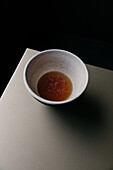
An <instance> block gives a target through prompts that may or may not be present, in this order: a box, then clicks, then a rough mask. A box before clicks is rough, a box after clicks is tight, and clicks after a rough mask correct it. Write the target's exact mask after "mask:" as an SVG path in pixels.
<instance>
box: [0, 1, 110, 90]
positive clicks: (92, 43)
mask: <svg viewBox="0 0 113 170" xmlns="http://www.w3.org/2000/svg"><path fill="white" fill-rule="evenodd" d="M112 22H113V10H112V3H111V1H110V0H85V1H84V0H75V1H72V0H65V1H64V0H63V1H61V0H57V1H56V0H51V1H50V0H47V1H43V0H40V1H39V0H37V1H36V0H35V1H34V0H32V1H29V0H28V1H22V0H17V1H14V0H11V1H9V0H5V1H4V0H2V2H1V32H0V33H1V44H2V45H1V56H0V59H1V62H0V65H1V67H0V72H1V73H2V74H1V75H2V76H1V77H2V78H1V83H0V89H1V91H3V89H4V87H5V86H6V84H7V82H8V81H9V79H10V77H11V75H12V73H13V71H14V70H15V68H16V66H17V64H18V62H19V60H20V59H21V57H22V55H23V53H24V51H25V49H26V48H27V47H28V48H33V49H36V50H45V49H50V48H61V49H65V50H69V51H71V52H73V53H75V54H76V55H78V56H79V57H80V58H81V59H83V61H84V62H86V63H88V64H92V65H96V66H100V67H104V68H107V69H112V70H113V24H112ZM6 64H7V67H6ZM3 68H6V70H5V72H4V73H3ZM6 77H7V78H6Z"/></svg>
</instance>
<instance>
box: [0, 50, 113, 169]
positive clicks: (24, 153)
mask: <svg viewBox="0 0 113 170" xmlns="http://www.w3.org/2000/svg"><path fill="white" fill-rule="evenodd" d="M36 53H37V51H35V50H31V49H26V51H25V54H24V55H23V57H22V59H21V61H20V63H19V65H18V67H17V69H16V70H15V72H14V74H13V76H12V78H11V80H10V81H9V83H8V85H7V87H6V89H5V91H4V93H3V94H2V96H1V99H0V170H113V71H110V70H106V69H102V68H99V67H95V66H91V65H87V68H88V71H89V75H90V78H89V84H88V87H87V89H86V91H85V92H84V94H83V95H82V96H80V97H79V98H78V99H77V100H75V101H74V102H72V103H70V104H68V105H64V106H59V107H51V106H46V105H43V104H41V103H39V102H38V101H36V100H35V99H34V98H32V97H31V96H30V94H29V93H28V91H27V90H26V88H25V86H24V82H23V69H24V67H25V64H26V62H27V61H28V60H29V59H30V58H31V57H32V56H33V55H34V54H36Z"/></svg>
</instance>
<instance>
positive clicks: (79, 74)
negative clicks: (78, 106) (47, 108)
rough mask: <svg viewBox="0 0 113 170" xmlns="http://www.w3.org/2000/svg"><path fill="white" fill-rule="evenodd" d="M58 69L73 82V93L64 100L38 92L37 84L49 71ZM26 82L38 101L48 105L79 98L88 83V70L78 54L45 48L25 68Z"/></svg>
mask: <svg viewBox="0 0 113 170" xmlns="http://www.w3.org/2000/svg"><path fill="white" fill-rule="evenodd" d="M50 71H58V72H61V73H64V74H65V75H67V76H68V77H69V78H70V80H71V82H72V93H71V95H70V96H69V98H68V99H66V100H64V101H50V100H46V99H44V98H42V97H40V95H39V94H38V91H37V84H38V81H39V79H40V77H42V75H44V74H45V73H47V72H50ZM23 75H24V83H25V86H26V88H27V90H28V91H29V93H30V94H31V95H32V96H33V97H34V98H35V99H37V100H38V101H40V102H42V103H44V104H48V105H59V104H64V103H68V102H70V101H73V100H74V99H76V98H78V97H79V96H80V95H81V94H82V93H83V92H84V90H85V89H86V86H87V84H88V71H87V68H86V65H85V64H84V63H83V61H82V60H81V59H80V58H79V57H77V56H76V55H74V54H72V53H70V52H68V51H65V50H59V49H51V50H45V51H42V52H39V53H37V54H36V55H34V56H33V57H32V58H31V59H30V60H29V61H28V63H27V64H26V66H25V69H24V74H23Z"/></svg>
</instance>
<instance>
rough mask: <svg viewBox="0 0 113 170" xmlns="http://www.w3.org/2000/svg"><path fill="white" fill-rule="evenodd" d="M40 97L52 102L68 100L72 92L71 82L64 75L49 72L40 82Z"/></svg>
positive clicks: (38, 88)
mask: <svg viewBox="0 0 113 170" xmlns="http://www.w3.org/2000/svg"><path fill="white" fill-rule="evenodd" d="M37 90H38V93H39V95H40V96H41V97H42V98H44V99H47V100H51V101H63V100H66V99H67V98H68V97H69V96H70V94H71V92H72V83H71V80H70V79H69V78H68V77H67V76H66V75H65V74H63V73H60V72H48V73H46V74H44V75H43V76H42V77H41V78H40V79H39V81H38V84H37Z"/></svg>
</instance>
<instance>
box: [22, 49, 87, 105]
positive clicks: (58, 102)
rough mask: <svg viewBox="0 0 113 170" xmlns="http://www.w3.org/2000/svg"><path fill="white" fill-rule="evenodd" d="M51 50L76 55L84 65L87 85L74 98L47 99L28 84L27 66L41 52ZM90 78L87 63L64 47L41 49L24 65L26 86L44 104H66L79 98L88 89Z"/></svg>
mask: <svg viewBox="0 0 113 170" xmlns="http://www.w3.org/2000/svg"><path fill="white" fill-rule="evenodd" d="M51 51H54V52H55V51H57V52H65V53H67V54H69V55H72V56H73V57H75V58H76V59H77V60H79V62H80V63H81V64H82V66H83V67H84V70H85V75H86V81H85V85H84V87H83V89H82V90H81V92H80V93H79V94H78V95H77V96H75V97H74V98H72V99H71V98H68V99H66V100H63V101H51V100H47V99H44V98H42V97H41V96H38V95H37V94H36V93H35V92H33V91H32V90H31V88H30V86H29V85H28V83H27V78H26V71H27V68H28V66H29V64H30V62H31V61H32V60H33V59H34V58H36V57H38V56H39V55H40V54H43V53H46V52H51ZM88 79H89V74H88V69H87V67H86V65H85V63H84V62H83V61H82V60H81V59H80V58H79V57H78V56H76V55H75V54H73V53H71V52H69V51H66V50H62V49H48V50H44V51H40V52H37V53H36V54H35V55H33V56H32V57H31V58H30V59H29V60H28V62H27V63H26V65H25V67H24V71H23V80H24V84H25V87H26V88H27V90H28V92H29V93H30V94H31V95H32V96H33V97H34V98H35V99H36V100H38V101H40V102H41V103H44V104H48V105H60V104H65V103H69V102H71V101H73V100H75V99H76V98H78V97H79V96H80V95H81V94H82V93H83V92H84V91H85V89H86V87H87V85H88Z"/></svg>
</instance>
